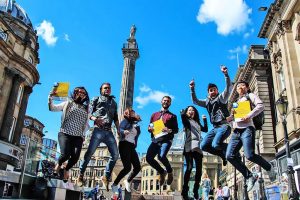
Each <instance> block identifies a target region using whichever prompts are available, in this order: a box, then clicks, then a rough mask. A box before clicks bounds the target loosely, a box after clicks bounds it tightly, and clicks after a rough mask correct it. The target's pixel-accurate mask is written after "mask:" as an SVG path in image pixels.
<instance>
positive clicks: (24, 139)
mask: <svg viewBox="0 0 300 200" xmlns="http://www.w3.org/2000/svg"><path fill="white" fill-rule="evenodd" d="M26 143H27V138H26V135H24V134H22V135H21V137H20V145H24V146H25V145H26Z"/></svg>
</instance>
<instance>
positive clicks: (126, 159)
mask: <svg viewBox="0 0 300 200" xmlns="http://www.w3.org/2000/svg"><path fill="white" fill-rule="evenodd" d="M119 153H120V157H121V160H122V163H123V166H124V168H123V169H122V170H121V171H120V173H119V175H118V176H117V178H116V180H115V181H114V184H116V185H117V184H119V182H120V181H121V179H122V178H123V177H124V176H126V174H128V173H129V172H130V171H131V164H132V166H133V170H132V172H131V174H130V175H129V177H128V179H127V181H128V182H130V181H132V179H133V178H134V177H135V176H136V175H137V174H138V173H139V172H140V170H141V164H140V160H139V156H138V154H137V152H136V150H135V146H134V144H133V143H130V142H127V141H121V142H119Z"/></svg>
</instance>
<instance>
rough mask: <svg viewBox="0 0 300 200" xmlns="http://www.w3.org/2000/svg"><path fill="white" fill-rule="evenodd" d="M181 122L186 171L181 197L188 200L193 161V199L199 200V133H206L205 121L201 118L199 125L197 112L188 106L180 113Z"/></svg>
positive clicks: (200, 168)
mask: <svg viewBox="0 0 300 200" xmlns="http://www.w3.org/2000/svg"><path fill="white" fill-rule="evenodd" d="M180 114H181V120H182V124H183V126H184V131H185V136H186V137H185V138H186V139H185V143H184V150H183V155H184V157H185V160H186V164H187V167H186V171H185V174H184V183H183V189H182V193H181V195H182V197H183V199H184V200H186V199H189V196H188V191H189V186H188V183H189V180H190V175H191V172H192V169H193V161H194V160H195V164H196V175H195V184H194V188H193V192H194V198H195V199H199V193H198V190H199V183H200V180H201V174H202V158H203V153H202V151H201V149H200V142H201V131H203V132H207V131H208V127H207V119H206V117H205V115H203V116H202V119H203V122H204V126H202V125H201V123H200V119H199V113H198V110H197V109H196V108H195V107H194V106H188V107H187V108H186V109H184V110H182V111H181V113H180Z"/></svg>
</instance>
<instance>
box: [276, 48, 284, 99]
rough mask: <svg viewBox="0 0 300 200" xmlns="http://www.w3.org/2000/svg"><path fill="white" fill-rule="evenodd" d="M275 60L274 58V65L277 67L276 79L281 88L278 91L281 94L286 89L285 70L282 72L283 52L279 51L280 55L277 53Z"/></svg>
mask: <svg viewBox="0 0 300 200" xmlns="http://www.w3.org/2000/svg"><path fill="white" fill-rule="evenodd" d="M273 58H274V59H273V60H274V61H273V64H274V67H275V71H276V73H277V77H276V79H277V83H278V87H279V88H278V89H279V90H278V91H279V93H281V92H282V91H283V90H284V89H285V87H286V84H285V78H284V74H283V70H282V67H283V63H282V57H281V52H280V51H278V53H276V54H275V55H274V57H273Z"/></svg>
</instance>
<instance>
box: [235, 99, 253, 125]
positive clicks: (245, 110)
mask: <svg viewBox="0 0 300 200" xmlns="http://www.w3.org/2000/svg"><path fill="white" fill-rule="evenodd" d="M237 104H238V107H237V108H235V109H234V120H235V121H236V122H238V121H240V120H241V118H243V117H246V116H247V115H248V114H249V113H250V112H251V106H250V101H242V102H238V103H237Z"/></svg>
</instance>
